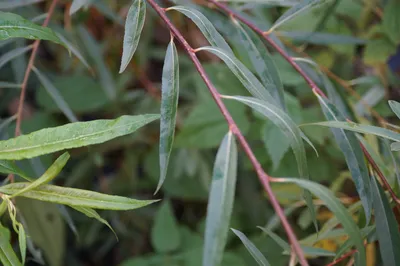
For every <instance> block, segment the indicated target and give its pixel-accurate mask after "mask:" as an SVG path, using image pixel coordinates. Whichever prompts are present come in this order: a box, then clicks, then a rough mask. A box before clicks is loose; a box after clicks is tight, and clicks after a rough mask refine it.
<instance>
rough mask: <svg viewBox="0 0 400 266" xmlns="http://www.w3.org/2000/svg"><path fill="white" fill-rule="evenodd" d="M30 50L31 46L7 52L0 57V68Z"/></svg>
mask: <svg viewBox="0 0 400 266" xmlns="http://www.w3.org/2000/svg"><path fill="white" fill-rule="evenodd" d="M31 49H32V46H31V45H30V46H26V47H19V48H15V49H13V50H10V51H8V52H7V53H5V54H3V55H2V56H1V57H0V68H2V67H3V66H4V65H5V64H7V63H8V62H10V61H11V60H13V59H14V58H16V57H18V56H20V55H23V54H24V53H26V52H28V51H29V50H31Z"/></svg>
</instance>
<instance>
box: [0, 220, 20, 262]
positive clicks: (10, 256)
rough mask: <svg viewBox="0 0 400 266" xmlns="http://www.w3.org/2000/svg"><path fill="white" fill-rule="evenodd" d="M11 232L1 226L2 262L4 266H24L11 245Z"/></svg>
mask: <svg viewBox="0 0 400 266" xmlns="http://www.w3.org/2000/svg"><path fill="white" fill-rule="evenodd" d="M10 240H11V239H10V231H8V229H7V228H5V227H3V226H2V225H1V224H0V261H1V263H2V264H3V265H4V266H20V265H21V266H22V263H21V262H20V261H19V259H18V257H17V255H16V254H15V252H14V250H13V248H12V247H11V244H10Z"/></svg>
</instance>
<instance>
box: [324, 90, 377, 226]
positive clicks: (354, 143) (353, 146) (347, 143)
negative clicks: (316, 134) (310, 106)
mask: <svg viewBox="0 0 400 266" xmlns="http://www.w3.org/2000/svg"><path fill="white" fill-rule="evenodd" d="M316 95H317V97H318V100H319V102H320V104H321V107H322V110H323V112H324V115H325V117H326V118H327V119H328V120H331V121H329V122H326V123H339V124H341V123H347V122H341V121H340V120H342V121H343V120H345V118H344V117H343V115H342V114H341V113H340V112H339V111H338V110H337V108H336V107H335V106H334V105H333V104H332V103H330V102H329V101H328V100H327V99H323V98H322V97H321V96H319V95H318V94H316ZM323 123H325V122H323ZM331 131H332V133H333V135H334V137H335V140H336V142H337V144H338V146H339V148H340V149H341V150H342V152H343V155H344V157H345V159H346V163H347V167H348V168H349V170H350V172H351V176H352V178H353V181H354V184H355V186H356V189H357V192H358V194H359V196H360V198H361V201H362V204H363V207H364V210H365V214H366V217H367V220H368V221H369V219H370V217H371V205H372V202H371V201H372V200H371V186H370V178H369V174H368V169H367V166H366V163H365V160H364V155H363V152H362V149H361V146H360V143H359V142H358V140H357V138H356V136H355V135H354V133H351V132H345V131H344V130H343V129H331Z"/></svg>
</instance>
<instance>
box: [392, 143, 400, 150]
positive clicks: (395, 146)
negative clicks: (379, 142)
mask: <svg viewBox="0 0 400 266" xmlns="http://www.w3.org/2000/svg"><path fill="white" fill-rule="evenodd" d="M390 149H391V150H392V151H400V142H393V143H392V144H390Z"/></svg>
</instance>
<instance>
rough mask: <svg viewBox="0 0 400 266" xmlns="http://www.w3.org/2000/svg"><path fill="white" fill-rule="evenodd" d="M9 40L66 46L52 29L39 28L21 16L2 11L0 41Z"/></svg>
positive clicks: (0, 15) (0, 13)
mask: <svg viewBox="0 0 400 266" xmlns="http://www.w3.org/2000/svg"><path fill="white" fill-rule="evenodd" d="M9 38H25V39H33V40H47V41H52V42H55V43H58V44H61V45H64V44H63V42H62V41H61V40H60V38H58V36H57V35H56V34H55V32H54V31H52V30H51V29H50V28H46V27H42V26H39V25H37V24H35V23H32V22H31V21H29V20H27V19H24V18H23V17H21V16H19V15H16V14H13V13H6V12H2V11H0V40H7V39H9Z"/></svg>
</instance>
